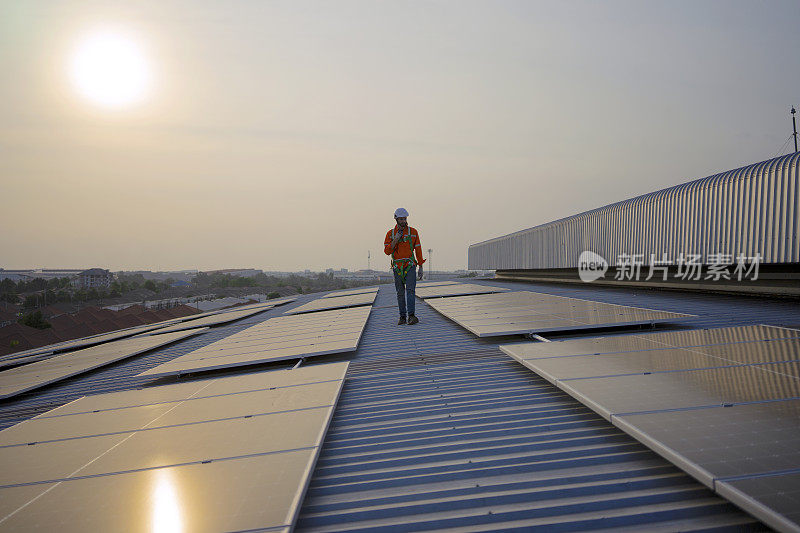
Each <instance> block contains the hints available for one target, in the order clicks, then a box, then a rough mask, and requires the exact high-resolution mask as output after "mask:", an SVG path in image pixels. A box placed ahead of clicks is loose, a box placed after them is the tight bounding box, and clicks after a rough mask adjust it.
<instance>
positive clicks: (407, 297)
mask: <svg viewBox="0 0 800 533" xmlns="http://www.w3.org/2000/svg"><path fill="white" fill-rule="evenodd" d="M394 221H395V225H394V227H393V228H392V229H390V230H389V231H388V232H387V233H386V238H385V239H384V241H383V251H384V253H385V254H386V255H390V256H391V257H392V272H394V287H395V289H397V307H399V308H400V320H399V321H398V322H397V324H398V325H400V324H405V323H406V312H407V313H408V324H416V323H417V322H419V319H418V318H417V317H416V316H415V315H414V291H415V289H416V288H417V277H419V279H422V263H424V262H425V260H424V259H423V258H422V244H421V243H420V242H419V232H417V230H415V229H414V228H412V227H411V226H409V225H408V211H406V210H405V209H403V208H402V207H400V208H398V209H397V210H396V211H395V212H394ZM415 257H416V258H415ZM417 266H419V270H417Z"/></svg>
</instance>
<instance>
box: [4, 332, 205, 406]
mask: <svg viewBox="0 0 800 533" xmlns="http://www.w3.org/2000/svg"><path fill="white" fill-rule="evenodd" d="M200 331H202V330H194V331H189V332H176V333H167V334H164V335H158V336H153V337H132V338H130V339H122V340H118V341H113V342H108V343H105V344H99V345H97V346H92V347H90V348H83V349H81V350H75V351H72V352H67V353H63V354H59V355H56V356H53V357H51V358H49V359H46V360H44V361H38V362H36V363H30V364H28V365H25V366H18V367H16V368H12V369H9V370H6V371H4V372H2V373H0V399H2V398H10V397H12V396H16V395H18V394H22V393H23V392H26V391H29V390H33V389H37V388H39V387H44V386H45V385H49V384H50V383H55V382H56V381H60V380H62V379H66V378H68V377H71V376H75V375H78V374H82V373H84V372H88V371H90V370H93V369H95V368H99V367H101V366H105V365H108V364H111V363H114V362H116V361H120V360H122V359H127V358H128V357H133V356H134V355H138V354H140V353H144V352H146V351H148V350H152V349H154V348H158V347H160V346H164V345H165V344H169V343H171V342H175V341H177V340H180V339H184V338H186V337H190V336H192V335H196V334H197V333H200Z"/></svg>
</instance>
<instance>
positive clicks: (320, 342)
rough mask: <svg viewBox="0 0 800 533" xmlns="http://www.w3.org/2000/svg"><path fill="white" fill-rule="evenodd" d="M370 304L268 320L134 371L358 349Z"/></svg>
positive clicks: (165, 371) (170, 371)
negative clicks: (181, 354)
mask: <svg viewBox="0 0 800 533" xmlns="http://www.w3.org/2000/svg"><path fill="white" fill-rule="evenodd" d="M370 311H371V307H356V308H352V309H335V310H331V311H322V312H319V313H313V314H302V315H297V316H282V317H276V318H271V319H269V320H266V321H264V322H262V323H260V324H256V325H255V326H252V327H250V328H247V329H244V330H242V331H240V332H238V333H235V334H233V335H230V336H228V337H225V338H224V339H220V340H218V341H217V342H214V343H211V344H209V345H207V346H204V347H202V348H198V349H197V350H194V351H192V352H189V353H187V354H186V355H183V356H181V357H178V358H177V359H173V360H172V361H169V362H167V363H164V364H161V365H159V366H157V367H155V368H153V369H150V370H148V371H146V372H142V373H141V374H139V375H140V376H165V375H174V374H186V373H190V372H200V371H206V370H217V369H222V368H231V367H238V366H247V365H255V364H261V363H268V362H272V361H284V360H286V359H298V358H301V357H312V356H318V355H327V354H332V353H341V352H351V351H354V350H355V349H356V348H357V347H358V343H359V341H360V340H361V333H362V332H363V331H364V326H365V325H366V323H367V318H368V317H369V313H370Z"/></svg>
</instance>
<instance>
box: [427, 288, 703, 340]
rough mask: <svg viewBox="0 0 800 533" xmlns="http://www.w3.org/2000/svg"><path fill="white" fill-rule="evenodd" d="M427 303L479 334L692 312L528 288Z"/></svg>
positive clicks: (562, 328) (671, 317)
mask: <svg viewBox="0 0 800 533" xmlns="http://www.w3.org/2000/svg"><path fill="white" fill-rule="evenodd" d="M426 303H428V304H429V305H430V306H431V307H433V308H434V309H436V310H437V311H439V312H440V313H442V314H443V315H445V316H446V317H448V318H449V319H451V320H453V321H455V322H456V323H458V324H459V325H461V326H462V327H464V328H466V329H467V330H469V331H470V332H472V333H473V334H475V335H477V336H478V337H492V336H499V335H518V334H528V333H549V332H555V331H566V330H576V329H591V328H605V327H612V326H613V327H619V326H626V325H638V324H652V323H656V322H665V321H674V320H679V319H685V318H689V317H691V316H692V315H685V314H682V313H670V312H667V311H656V310H652V309H642V308H637V307H629V306H622V305H614V304H607V303H603V302H591V301H587V300H579V299H576V298H566V297H563V296H554V295H550V294H541V293H533V292H528V291H518V292H511V293H503V294H482V295H472V296H461V297H459V298H442V299H431V300H426Z"/></svg>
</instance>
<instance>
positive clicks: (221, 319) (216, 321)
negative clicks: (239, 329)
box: [147, 304, 273, 335]
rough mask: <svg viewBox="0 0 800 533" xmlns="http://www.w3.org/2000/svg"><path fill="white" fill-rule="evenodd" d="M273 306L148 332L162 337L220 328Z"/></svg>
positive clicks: (221, 315)
mask: <svg viewBox="0 0 800 533" xmlns="http://www.w3.org/2000/svg"><path fill="white" fill-rule="evenodd" d="M272 307H273V306H272V305H267V304H262V305H260V306H259V307H256V308H248V309H241V310H239V309H237V310H235V311H227V312H224V313H220V312H217V313H214V314H212V315H208V316H204V317H202V318H197V319H195V320H187V321H185V322H180V323H178V324H173V325H171V326H167V327H165V328H160V329H157V330H153V331H150V332H148V333H147V334H148V335H162V334H164V333H172V332H173V331H183V330H186V329H193V328H203V327H211V326H219V325H221V324H227V323H228V322H234V321H236V320H241V319H243V318H247V317H249V316H253V315H256V314H258V313H263V312H264V311H268V310H270V309H272Z"/></svg>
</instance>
